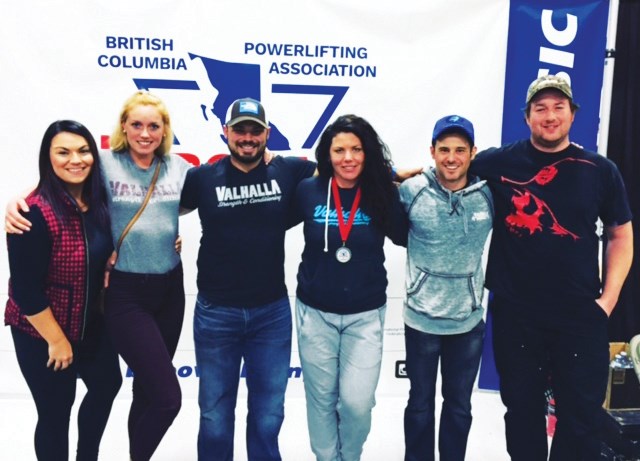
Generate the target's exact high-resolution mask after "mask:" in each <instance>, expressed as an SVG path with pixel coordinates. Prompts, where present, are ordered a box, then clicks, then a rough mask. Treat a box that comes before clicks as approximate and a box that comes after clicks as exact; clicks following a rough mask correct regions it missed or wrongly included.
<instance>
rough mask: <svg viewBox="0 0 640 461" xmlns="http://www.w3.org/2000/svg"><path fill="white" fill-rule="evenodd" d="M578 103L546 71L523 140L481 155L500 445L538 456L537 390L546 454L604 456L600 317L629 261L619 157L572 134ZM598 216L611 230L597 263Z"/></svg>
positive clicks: (605, 347) (605, 349)
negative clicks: (488, 204) (490, 222)
mask: <svg viewBox="0 0 640 461" xmlns="http://www.w3.org/2000/svg"><path fill="white" fill-rule="evenodd" d="M577 108H578V105H577V104H576V103H575V102H574V101H573V94H572V91H571V87H570V85H569V83H568V82H567V81H566V80H564V79H562V78H561V77H559V76H553V75H547V76H543V77H540V78H538V79H536V80H535V81H534V82H532V83H531V85H530V87H529V89H528V92H527V97H526V108H525V120H526V122H527V125H529V128H530V130H531V136H530V138H529V139H527V140H521V141H518V142H515V143H512V144H508V145H506V146H503V147H501V148H497V149H488V150H487V151H485V152H482V153H480V154H478V155H477V157H476V159H475V160H474V161H473V163H472V164H471V169H470V171H471V172H472V173H473V174H476V175H479V176H481V177H482V178H484V179H486V180H487V181H488V182H489V185H490V187H491V191H492V193H493V197H494V206H495V219H494V228H493V235H492V240H491V247H490V251H489V260H488V264H487V274H486V286H487V287H488V288H489V289H490V290H491V291H492V292H493V300H492V301H491V303H490V310H491V312H492V314H493V341H494V352H495V359H496V366H497V369H498V374H499V376H500V394H501V397H502V401H503V402H504V404H505V405H506V407H507V413H506V415H505V424H506V437H507V450H508V452H509V454H510V455H511V457H512V459H517V460H546V459H547V451H548V448H547V435H546V430H545V429H546V427H545V416H546V400H545V390H546V389H547V388H548V386H549V384H550V385H551V388H552V390H553V394H554V398H555V405H556V414H557V417H558V423H557V426H556V431H555V435H554V437H553V443H552V446H551V457H550V459H551V460H558V461H560V460H561V461H569V460H595V459H599V458H600V444H599V439H598V430H599V427H600V424H599V422H600V421H601V415H602V402H603V401H604V398H605V393H606V388H607V373H608V372H607V368H608V367H607V365H608V361H609V344H608V335H607V319H608V316H609V315H610V314H611V312H612V311H613V308H614V307H615V305H616V302H617V301H618V296H619V294H620V289H621V287H622V284H623V282H624V280H625V278H626V276H627V273H628V271H629V267H630V265H631V259H632V253H633V233H632V229H631V212H630V209H629V204H628V200H627V196H626V192H625V189H624V185H623V182H622V178H621V176H620V173H619V172H618V169H617V168H616V166H615V164H613V162H611V161H609V160H608V159H606V158H605V157H603V156H601V155H599V154H597V153H595V152H589V151H587V150H585V149H582V148H579V147H577V146H575V145H573V144H571V143H570V141H569V131H570V129H571V124H572V123H573V120H574V117H575V112H576V110H577ZM598 219H600V220H601V221H602V223H603V225H604V232H605V233H606V235H607V246H606V252H605V256H604V260H603V264H604V274H606V277H605V280H604V283H601V280H600V272H599V258H598V251H599V235H598V234H597V232H596V230H597V221H598Z"/></svg>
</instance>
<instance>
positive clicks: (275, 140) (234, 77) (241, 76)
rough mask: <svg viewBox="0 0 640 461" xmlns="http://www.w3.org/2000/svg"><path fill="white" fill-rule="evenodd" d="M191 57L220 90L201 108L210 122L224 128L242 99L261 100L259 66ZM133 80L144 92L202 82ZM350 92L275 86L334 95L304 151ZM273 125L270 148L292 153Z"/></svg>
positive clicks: (278, 89) (275, 88) (274, 86)
mask: <svg viewBox="0 0 640 461" xmlns="http://www.w3.org/2000/svg"><path fill="white" fill-rule="evenodd" d="M189 57H190V58H191V59H192V60H200V61H201V62H202V64H203V66H204V68H205V70H206V72H207V76H208V79H209V82H210V83H211V86H213V88H214V89H215V90H216V91H218V96H217V97H216V98H215V99H214V100H213V102H212V104H211V107H207V106H205V105H204V104H203V105H201V107H200V109H201V111H202V115H203V116H204V118H205V120H209V117H210V116H211V115H213V116H214V117H215V118H217V119H218V121H219V123H220V125H221V126H222V125H224V122H225V117H226V114H227V109H228V108H229V106H230V105H231V104H232V103H233V101H235V100H236V99H240V98H253V99H257V100H258V101H260V100H261V94H260V65H259V64H247V63H241V62H227V61H220V60H218V59H213V58H208V57H205V56H199V55H196V54H193V53H189ZM133 81H134V83H135V84H136V86H137V88H138V89H140V90H148V91H152V90H153V89H174V90H200V87H199V85H198V82H196V81H194V80H165V79H138V78H134V79H133ZM348 89H349V87H348V86H335V85H291V84H286V85H285V84H275V83H274V84H272V92H273V93H288V94H303V95H329V96H332V98H331V99H330V100H329V103H328V104H327V106H326V108H325V110H324V111H323V112H322V114H320V117H319V118H318V121H317V122H316V124H315V126H314V127H313V128H312V129H311V131H310V133H309V136H308V137H307V139H306V140H305V142H304V143H303V145H302V148H304V149H310V148H311V147H312V146H313V144H314V143H315V141H316V140H317V139H318V138H319V136H320V134H321V133H322V130H323V129H324V128H325V127H326V125H327V124H328V122H329V120H330V118H331V116H332V115H333V113H334V112H335V110H336V109H337V107H338V105H339V104H340V101H341V100H342V98H343V97H344V95H345V94H346V92H347V90H348ZM269 126H270V127H271V134H270V136H269V140H268V141H267V147H268V148H269V149H271V150H274V151H284V150H291V147H290V145H289V139H288V138H287V137H286V136H285V135H284V134H283V133H282V132H281V131H280V129H279V128H278V126H277V124H276V123H274V122H273V121H271V120H269ZM220 137H221V138H222V141H223V142H225V143H226V139H225V138H224V135H220ZM174 144H178V145H179V144H180V141H179V140H178V138H177V136H176V137H175V140H174Z"/></svg>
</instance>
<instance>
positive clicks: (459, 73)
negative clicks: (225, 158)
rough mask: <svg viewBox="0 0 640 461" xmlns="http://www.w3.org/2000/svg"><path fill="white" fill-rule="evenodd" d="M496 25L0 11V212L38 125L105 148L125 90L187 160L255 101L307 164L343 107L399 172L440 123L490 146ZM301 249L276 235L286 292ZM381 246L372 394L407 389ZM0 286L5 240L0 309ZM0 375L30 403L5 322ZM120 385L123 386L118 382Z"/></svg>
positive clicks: (497, 87)
mask: <svg viewBox="0 0 640 461" xmlns="http://www.w3.org/2000/svg"><path fill="white" fill-rule="evenodd" d="M508 15H509V2H508V0H450V1H446V2H445V1H439V2H425V1H422V0H407V1H403V2H381V1H360V0H358V1H350V2H342V1H338V0H324V1H314V2H292V1H285V0H272V1H270V2H262V1H258V0H247V1H244V2H235V1H229V0H218V1H215V2H208V1H193V2H180V1H175V0H173V1H171V0H157V1H154V2H150V1H147V0H140V1H137V2H125V1H121V0H118V1H109V2H95V1H79V0H72V1H65V2H58V1H51V0H26V1H24V2H4V4H3V6H2V18H3V24H2V27H1V28H0V43H1V44H2V46H0V69H1V73H0V82H1V83H0V88H1V91H2V98H1V105H2V109H1V110H0V126H1V127H2V128H1V129H2V133H3V134H2V141H3V142H2V147H3V150H2V152H3V154H2V155H3V158H4V160H3V165H2V169H1V171H0V175H1V179H0V203H1V204H3V205H4V204H5V203H6V202H7V200H8V199H9V198H10V197H12V196H14V195H15V194H16V193H18V192H20V191H23V190H25V189H26V188H27V187H29V186H33V185H35V183H36V181H37V177H38V171H37V170H38V168H37V158H38V150H39V145H40V141H41V138H42V134H43V133H44V130H45V128H46V127H47V126H48V125H49V124H50V123H51V122H52V121H54V120H56V119H62V118H71V119H75V120H78V121H80V122H81V123H83V124H85V125H86V126H87V127H88V128H89V129H90V130H91V131H92V133H93V134H94V136H95V137H96V139H97V141H98V143H99V145H100V144H101V143H102V144H103V145H105V144H104V143H105V142H106V137H108V136H109V135H110V134H111V131H112V130H113V128H114V127H115V125H116V123H117V115H118V113H119V110H120V108H121V104H122V103H123V101H124V100H125V98H127V97H128V96H129V95H131V94H132V93H133V92H134V91H135V90H136V89H137V88H139V87H146V88H148V89H150V90H151V91H152V92H154V93H156V94H158V95H159V96H160V97H161V98H163V99H164V100H165V102H166V103H167V105H168V107H169V109H170V112H171V115H172V121H173V127H174V131H175V134H176V136H177V139H178V141H179V143H180V144H179V145H177V146H174V150H173V152H174V153H188V154H192V155H193V156H194V157H192V160H195V161H196V162H200V163H204V162H207V161H208V160H209V159H210V158H211V157H212V156H214V155H215V154H220V153H227V152H228V151H227V149H226V145H225V143H224V141H223V139H222V138H221V134H222V129H221V121H220V119H219V118H220V114H221V113H222V114H224V112H226V108H227V105H228V103H229V102H230V101H231V100H233V99H234V98H235V97H243V96H254V97H258V98H260V99H261V100H262V102H263V103H264V105H265V107H266V110H267V116H268V117H269V119H270V120H271V121H272V122H273V123H274V125H275V126H276V127H277V131H278V132H279V134H280V135H281V136H278V137H277V138H275V137H273V136H272V138H274V139H273V141H274V142H276V141H277V144H276V145H275V147H274V148H275V149H277V150H279V154H281V155H297V156H304V157H308V158H311V159H313V157H314V151H313V147H314V143H315V140H316V139H317V135H318V133H319V132H320V131H321V130H322V129H324V127H325V126H326V124H327V122H328V121H331V120H333V119H335V118H336V117H337V116H338V115H341V114H345V113H354V114H357V115H360V116H363V117H364V118H366V119H367V120H368V121H369V122H371V124H372V125H373V126H374V127H375V128H376V130H377V131H378V132H379V134H380V135H381V137H382V139H383V140H384V141H385V142H386V143H387V144H388V146H389V148H390V150H391V152H392V155H393V160H394V162H395V164H396V165H399V166H418V165H427V164H428V163H429V161H430V159H429V155H428V146H429V144H430V142H431V132H432V129H433V125H434V123H435V121H436V120H437V119H438V118H440V117H442V116H444V115H446V114H450V113H458V114H461V115H464V116H465V117H467V118H469V119H470V120H472V121H473V123H474V125H475V129H476V142H477V144H478V147H479V149H482V148H485V147H489V146H494V145H498V144H499V143H500V133H501V127H502V123H501V121H502V107H503V89H504V73H505V56H506V45H507V43H506V40H507V26H508ZM524 92H525V89H524V88H523V91H522V93H523V94H522V100H523V102H524ZM229 98H231V99H229ZM225 101H226V102H225ZM287 146H288V147H287ZM3 208H4V206H3ZM180 227H181V229H180V232H181V234H182V235H183V238H184V247H183V262H184V268H185V285H186V292H187V315H186V318H185V327H184V331H183V333H182V337H181V340H180V344H179V350H178V353H177V355H176V358H175V361H174V364H175V366H176V370H177V373H178V374H179V376H180V377H181V383H182V384H183V391H184V392H183V393H184V395H185V397H194V396H195V394H196V392H197V378H196V375H197V373H196V370H195V358H194V354H193V336H192V332H191V321H192V308H193V304H194V298H195V294H196V285H195V279H196V265H195V260H196V252H197V247H198V242H199V238H200V226H199V222H198V217H197V214H196V213H193V214H192V215H190V216H187V217H184V218H181V222H180ZM302 246H303V242H302V232H301V228H300V227H298V228H295V229H293V230H292V231H290V232H289V234H288V236H287V247H286V254H287V260H286V277H287V286H288V289H289V293H290V294H291V296H293V295H294V293H295V288H296V281H295V275H296V271H297V266H298V263H299V258H300V254H301V252H302ZM387 250H388V251H387V270H388V273H389V289H388V296H389V302H388V306H389V308H388V310H387V323H386V337H385V349H384V364H383V369H382V377H381V380H380V386H379V392H378V395H379V396H380V395H385V394H396V395H406V394H407V389H408V383H407V380H403V379H398V378H396V375H402V371H403V370H401V369H400V368H399V367H398V365H397V361H399V360H403V359H404V331H403V322H402V316H401V311H402V298H403V294H404V293H403V292H404V270H405V268H404V260H405V257H404V250H403V249H401V248H397V247H394V246H393V245H392V244H390V243H389V244H388V247H387ZM141 251H143V249H141ZM452 251H455V249H452ZM8 278H9V271H8V265H7V257H6V246H4V245H3V246H2V255H0V280H2V281H3V282H2V285H1V286H2V288H1V289H0V302H2V304H4V301H5V299H6V292H7V290H6V286H7V285H6V281H7V280H8ZM291 365H292V379H291V382H290V386H289V390H288V392H289V393H299V394H300V395H302V392H303V391H302V383H301V380H300V379H299V375H298V373H297V371H299V370H297V367H299V360H298V357H297V347H296V346H295V343H294V351H293V355H292V364H291ZM0 368H1V369H2V370H3V371H2V380H0V396H1V395H2V394H18V395H28V389H27V387H26V384H25V383H24V381H23V379H22V376H21V375H20V372H19V370H18V368H17V364H16V360H15V356H14V353H13V345H12V342H11V337H10V334H9V329H8V328H3V329H1V330H0ZM123 370H124V367H123ZM122 389H123V391H122V392H127V393H129V392H130V390H129V389H130V387H129V386H128V385H126V383H125V385H124V386H123V387H122Z"/></svg>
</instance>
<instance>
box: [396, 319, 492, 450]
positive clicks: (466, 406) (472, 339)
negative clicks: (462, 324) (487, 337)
mask: <svg viewBox="0 0 640 461" xmlns="http://www.w3.org/2000/svg"><path fill="white" fill-rule="evenodd" d="M484 329H485V324H484V321H482V320H481V321H480V322H479V323H478V325H476V326H475V327H474V328H473V329H472V330H471V331H468V332H467V333H462V334H456V335H434V334H429V333H424V332H421V331H418V330H415V329H413V328H411V327H409V326H408V325H405V345H406V351H407V375H408V376H409V381H410V382H411V390H410V391H409V401H408V403H407V408H406V409H405V412H404V439H405V458H404V459H405V461H417V460H433V459H434V456H435V453H434V452H435V415H434V413H435V393H436V378H437V374H438V362H439V361H440V369H441V373H442V398H443V402H442V412H441V414H440V431H439V434H438V451H439V453H440V460H441V461H454V460H456V461H457V460H459V461H463V460H464V458H465V452H466V450H467V438H468V436H469V429H470V428H471V419H472V417H471V392H472V391H473V383H474V382H475V379H476V375H477V374H478V367H479V365H480V356H481V355H482V343H483V339H484Z"/></svg>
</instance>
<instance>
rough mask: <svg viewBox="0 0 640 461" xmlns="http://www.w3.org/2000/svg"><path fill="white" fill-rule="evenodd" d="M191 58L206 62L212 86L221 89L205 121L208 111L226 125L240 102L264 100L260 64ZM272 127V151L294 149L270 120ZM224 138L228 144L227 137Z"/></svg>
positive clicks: (193, 56)
mask: <svg viewBox="0 0 640 461" xmlns="http://www.w3.org/2000/svg"><path fill="white" fill-rule="evenodd" d="M189 56H190V57H191V59H194V58H199V59H200V60H201V61H202V64H203V65H204V68H205V69H206V71H207V75H208V77H209V82H211V86H213V87H214V88H215V89H216V90H218V96H217V97H216V99H215V100H214V101H213V104H212V106H211V107H209V108H206V107H203V108H202V112H203V114H204V117H205V119H207V120H208V112H209V111H211V113H213V115H215V116H216V117H217V118H218V120H220V124H221V125H223V124H224V122H225V116H226V115H227V109H228V108H229V106H230V105H231V104H232V103H233V101H235V100H236V99H240V98H253V99H257V100H258V101H261V98H260V65H259V64H245V63H239V62H225V61H218V60H217V59H211V58H205V57H203V56H196V55H193V54H189ZM269 126H270V127H271V134H270V135H269V140H268V142H267V146H268V147H269V149H273V150H290V147H289V140H288V139H287V138H286V136H284V135H283V134H282V133H281V132H280V130H279V129H278V127H277V125H276V124H275V123H273V122H271V121H269ZM220 137H221V138H222V140H223V141H224V142H226V139H224V136H223V135H220Z"/></svg>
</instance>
